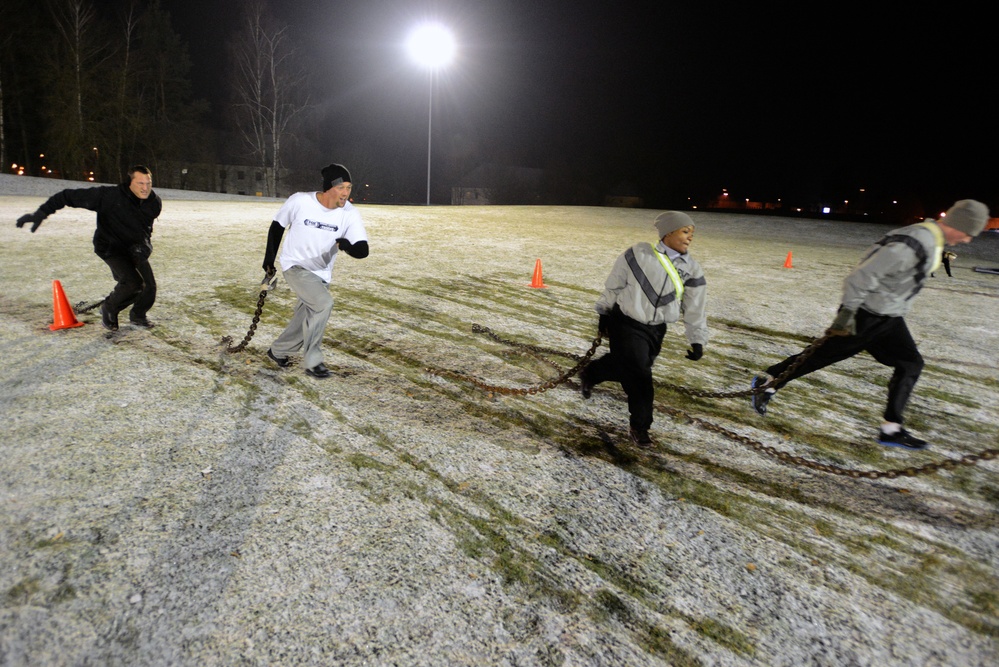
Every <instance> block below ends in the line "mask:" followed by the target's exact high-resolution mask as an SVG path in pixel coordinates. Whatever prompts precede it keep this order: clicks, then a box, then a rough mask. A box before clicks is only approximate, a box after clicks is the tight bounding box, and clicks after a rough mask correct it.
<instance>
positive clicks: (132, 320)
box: [128, 317, 156, 329]
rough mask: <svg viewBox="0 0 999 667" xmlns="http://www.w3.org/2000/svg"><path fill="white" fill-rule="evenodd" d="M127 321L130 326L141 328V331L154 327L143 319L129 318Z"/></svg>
mask: <svg viewBox="0 0 999 667" xmlns="http://www.w3.org/2000/svg"><path fill="white" fill-rule="evenodd" d="M128 321H129V323H130V324H134V325H135V326H137V327H142V328H143V329H152V328H153V327H155V326H156V325H155V324H153V323H152V322H150V321H149V320H147V319H146V318H144V317H129V318H128Z"/></svg>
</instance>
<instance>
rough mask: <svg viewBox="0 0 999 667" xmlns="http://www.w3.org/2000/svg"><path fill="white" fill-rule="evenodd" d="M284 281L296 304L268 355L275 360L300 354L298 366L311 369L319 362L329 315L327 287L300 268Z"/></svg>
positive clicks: (329, 304) (328, 288)
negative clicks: (292, 293)
mask: <svg viewBox="0 0 999 667" xmlns="http://www.w3.org/2000/svg"><path fill="white" fill-rule="evenodd" d="M284 279H285V280H287V281H288V284H289V285H290V286H291V288H292V289H293V290H295V294H297V295H298V303H297V304H296V305H295V313H294V314H293V315H292V316H291V321H290V322H288V326H287V327H285V330H284V331H283V332H282V333H281V335H280V336H278V337H277V339H276V340H275V341H274V342H273V343H271V351H272V352H273V353H274V356H276V357H287V356H288V355H289V354H292V353H295V352H298V351H299V350H302V363H303V364H304V365H305V367H306V368H315V367H316V366H318V365H319V364H321V363H322V362H323V348H322V343H323V333H324V332H325V331H326V323H327V322H328V321H329V319H330V313H331V312H333V296H332V295H331V294H330V286H329V283H326V282H324V281H323V279H322V278H320V277H319V276H317V275H316V274H314V273H312V271H307V270H305V269H303V268H302V267H300V266H293V267H291V268H290V269H288V270H287V271H285V272H284Z"/></svg>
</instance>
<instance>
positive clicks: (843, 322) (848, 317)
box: [826, 306, 857, 336]
mask: <svg viewBox="0 0 999 667" xmlns="http://www.w3.org/2000/svg"><path fill="white" fill-rule="evenodd" d="M856 315H857V311H855V310H850V309H849V308H844V307H842V306H840V308H839V312H838V313H836V318H835V319H834V320H833V321H832V324H830V325H829V328H828V329H826V334H827V335H829V336H854V335H856V333H857V320H856V319H855V318H856Z"/></svg>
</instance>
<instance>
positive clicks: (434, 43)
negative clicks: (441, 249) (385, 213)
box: [406, 23, 454, 206]
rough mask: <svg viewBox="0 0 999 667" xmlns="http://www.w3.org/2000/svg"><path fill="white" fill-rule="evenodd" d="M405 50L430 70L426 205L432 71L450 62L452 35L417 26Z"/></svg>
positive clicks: (431, 25)
mask: <svg viewBox="0 0 999 667" xmlns="http://www.w3.org/2000/svg"><path fill="white" fill-rule="evenodd" d="M406 50H407V51H408V52H409V56H410V58H412V59H413V60H415V61H416V62H417V63H419V64H420V65H422V66H423V67H426V68H427V69H428V70H429V71H430V106H429V109H430V111H429V114H428V116H429V118H428V120H427V206H429V205H430V148H431V136H432V132H433V118H434V73H435V72H436V71H437V70H438V69H440V68H441V67H443V66H444V65H447V64H448V63H449V62H451V58H452V57H453V56H454V37H452V36H451V31H450V30H448V29H447V28H445V27H444V26H442V25H440V24H437V23H426V24H424V25H421V26H418V27H417V28H416V29H414V30H413V32H412V33H410V35H409V40H407V42H406Z"/></svg>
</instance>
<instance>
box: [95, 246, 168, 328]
mask: <svg viewBox="0 0 999 667" xmlns="http://www.w3.org/2000/svg"><path fill="white" fill-rule="evenodd" d="M100 257H101V259H103V260H104V263H105V264H107V265H108V267H109V268H110V269H111V275H112V276H113V277H114V279H115V281H117V283H118V284H117V285H115V286H114V289H113V290H111V293H110V294H108V295H107V297H106V298H105V299H104V303H105V305H106V306H107V309H108V312H110V313H111V315H112V316H113V317H115V318H117V317H118V313H119V312H121V311H122V310H124V309H125V308H128V307H129V306H132V311H131V313H130V314H129V317H130V318H131V319H135V320H141V319H143V318H144V317H145V316H146V313H147V312H148V311H149V309H150V308H152V307H153V302H154V301H155V300H156V278H154V277H153V268H152V267H151V266H149V261H148V260H145V259H141V258H139V257H136V256H132V255H125V254H117V253H116V254H107V255H106V256H100Z"/></svg>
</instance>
